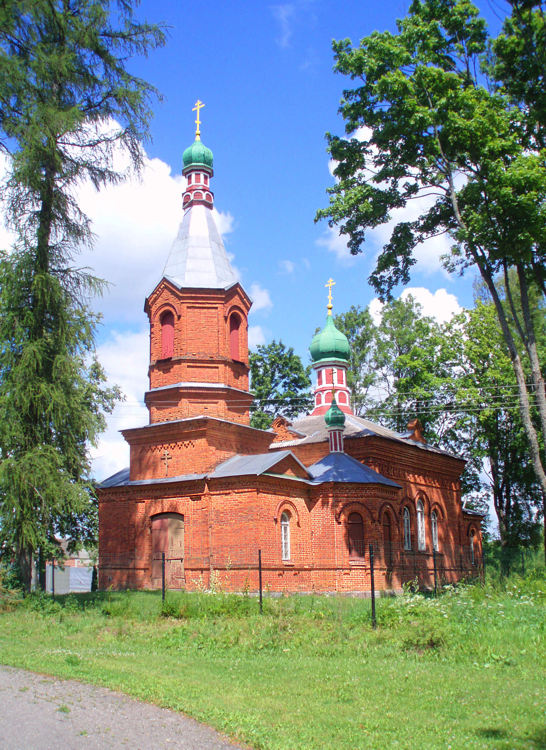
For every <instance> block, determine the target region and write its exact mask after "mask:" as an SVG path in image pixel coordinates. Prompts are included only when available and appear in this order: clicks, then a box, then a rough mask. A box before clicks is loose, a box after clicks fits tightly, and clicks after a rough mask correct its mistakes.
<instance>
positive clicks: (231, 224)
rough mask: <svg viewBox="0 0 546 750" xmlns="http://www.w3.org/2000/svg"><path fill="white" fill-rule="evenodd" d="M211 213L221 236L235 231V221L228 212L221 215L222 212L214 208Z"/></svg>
mask: <svg viewBox="0 0 546 750" xmlns="http://www.w3.org/2000/svg"><path fill="white" fill-rule="evenodd" d="M212 213H213V214H214V218H215V219H216V226H217V227H218V231H219V232H220V234H221V235H222V236H225V235H226V234H229V233H230V232H233V230H234V229H235V219H234V218H233V216H232V215H231V214H230V213H229V211H226V212H225V213H223V212H222V211H218V210H217V209H216V207H215V208H213V209H212Z"/></svg>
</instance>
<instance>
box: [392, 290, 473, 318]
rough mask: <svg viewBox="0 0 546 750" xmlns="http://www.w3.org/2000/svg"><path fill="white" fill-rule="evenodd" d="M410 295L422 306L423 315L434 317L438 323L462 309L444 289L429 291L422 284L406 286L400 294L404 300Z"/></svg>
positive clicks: (455, 299)
mask: <svg viewBox="0 0 546 750" xmlns="http://www.w3.org/2000/svg"><path fill="white" fill-rule="evenodd" d="M410 295H411V296H412V297H413V299H414V300H415V301H416V302H418V303H419V304H420V305H421V307H422V308H423V315H427V316H428V317H430V318H436V320H437V321H438V323H447V321H448V320H451V318H452V317H453V316H454V315H456V314H457V313H459V312H461V310H462V308H461V306H460V305H459V301H458V300H457V297H456V296H455V295H454V294H450V293H449V292H447V291H446V290H445V289H437V290H436V291H435V292H431V291H430V289H426V288H425V287H422V286H414V287H407V288H406V289H404V291H403V292H402V294H401V295H400V296H401V298H402V299H403V300H406V299H407V298H408V297H409V296H410Z"/></svg>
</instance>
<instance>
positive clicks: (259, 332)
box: [248, 326, 265, 349]
mask: <svg viewBox="0 0 546 750" xmlns="http://www.w3.org/2000/svg"><path fill="white" fill-rule="evenodd" d="M260 344H265V334H264V332H263V329H262V327H261V326H249V328H248V346H249V348H250V349H255V348H256V347H257V346H260Z"/></svg>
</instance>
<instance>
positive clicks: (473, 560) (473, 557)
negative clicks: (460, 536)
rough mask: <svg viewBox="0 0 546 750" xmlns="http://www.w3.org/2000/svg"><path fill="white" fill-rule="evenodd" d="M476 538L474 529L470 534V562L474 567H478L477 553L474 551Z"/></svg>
mask: <svg viewBox="0 0 546 750" xmlns="http://www.w3.org/2000/svg"><path fill="white" fill-rule="evenodd" d="M475 537H476V533H475V531H474V529H472V531H471V532H470V562H471V564H472V565H476V552H475V549H474V542H475V541H476V539H475Z"/></svg>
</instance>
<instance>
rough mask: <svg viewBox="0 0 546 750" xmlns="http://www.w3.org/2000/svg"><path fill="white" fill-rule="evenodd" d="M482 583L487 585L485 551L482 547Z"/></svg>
mask: <svg viewBox="0 0 546 750" xmlns="http://www.w3.org/2000/svg"><path fill="white" fill-rule="evenodd" d="M482 583H483V584H484V585H485V552H484V551H483V549H482Z"/></svg>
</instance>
